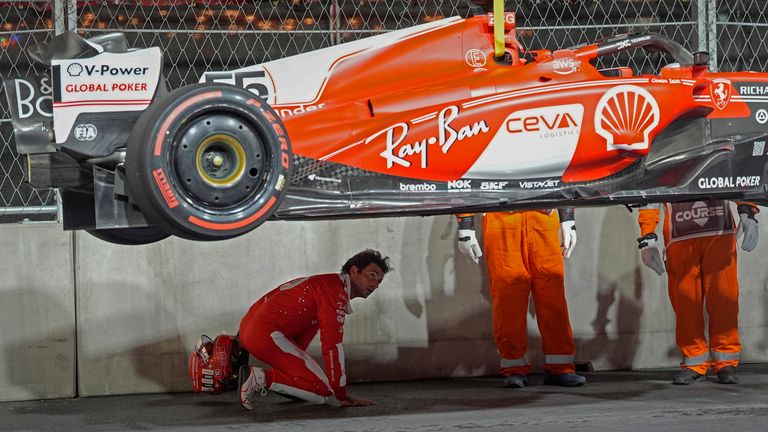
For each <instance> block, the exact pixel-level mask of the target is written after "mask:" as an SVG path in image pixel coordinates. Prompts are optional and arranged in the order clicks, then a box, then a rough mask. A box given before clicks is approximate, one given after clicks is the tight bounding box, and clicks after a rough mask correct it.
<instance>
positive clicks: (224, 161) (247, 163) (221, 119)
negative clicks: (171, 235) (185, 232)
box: [171, 114, 268, 211]
mask: <svg viewBox="0 0 768 432" xmlns="http://www.w3.org/2000/svg"><path fill="white" fill-rule="evenodd" d="M267 155H268V153H267V152H266V151H265V148H264V143H263V141H262V139H261V138H260V136H259V134H258V133H257V132H256V131H255V130H254V128H253V127H251V126H250V125H249V124H248V123H247V122H244V121H242V120H241V119H239V118H238V117H236V116H233V115H231V114H203V115H201V116H198V117H197V118H195V119H192V120H191V121H190V122H189V123H188V126H187V127H185V128H184V129H182V130H180V131H179V139H178V142H177V145H176V146H175V149H174V152H173V153H172V154H171V163H172V167H173V170H172V177H173V179H172V181H174V182H175V183H176V184H177V185H179V186H180V187H179V189H180V190H179V192H180V195H181V197H182V199H184V200H186V201H187V202H189V203H190V204H192V205H193V206H195V207H198V208H205V207H210V206H213V207H216V208H218V209H219V210H220V211H221V210H230V211H239V209H240V207H242V206H245V205H248V203H249V202H251V199H252V198H253V196H255V195H256V194H257V193H258V192H259V191H260V190H261V188H262V186H263V183H264V182H265V180H266V173H267V169H266V166H265V165H266V163H267V162H268V161H267V160H266V159H267Z"/></svg>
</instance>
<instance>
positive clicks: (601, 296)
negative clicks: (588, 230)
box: [579, 208, 643, 370]
mask: <svg viewBox="0 0 768 432" xmlns="http://www.w3.org/2000/svg"><path fill="white" fill-rule="evenodd" d="M636 226H637V213H628V212H627V211H626V210H625V209H623V208H608V209H606V211H605V217H604V219H603V224H602V228H601V229H600V232H599V239H600V241H599V243H598V245H597V256H596V259H595V260H594V264H595V266H596V272H597V293H596V299H595V300H596V301H597V311H596V314H595V318H594V320H592V329H593V330H594V335H593V336H592V339H590V340H586V341H582V342H581V345H580V349H581V352H580V355H579V358H580V359H584V360H590V361H592V362H593V364H595V366H596V367H598V368H600V369H610V370H620V369H632V366H633V362H634V359H635V354H636V349H637V343H638V339H639V331H640V319H641V316H642V313H643V304H642V278H641V268H640V267H639V265H642V264H638V250H637V247H636V244H637V243H636V235H635V234H636V233H637V232H638V229H637V228H636ZM613 306H615V307H616V310H615V317H616V323H613V325H612V323H611V318H610V316H611V313H610V311H611V308H612V307H613ZM611 335H614V336H611Z"/></svg>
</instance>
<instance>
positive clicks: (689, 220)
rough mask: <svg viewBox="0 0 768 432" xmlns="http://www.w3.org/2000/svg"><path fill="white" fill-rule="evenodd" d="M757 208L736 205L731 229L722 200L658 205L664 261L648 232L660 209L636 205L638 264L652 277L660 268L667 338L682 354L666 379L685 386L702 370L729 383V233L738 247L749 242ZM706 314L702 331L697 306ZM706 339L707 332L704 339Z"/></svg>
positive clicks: (734, 313) (734, 314) (734, 351)
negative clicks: (670, 318)
mask: <svg viewBox="0 0 768 432" xmlns="http://www.w3.org/2000/svg"><path fill="white" fill-rule="evenodd" d="M758 211H759V210H758V209H757V207H755V206H754V205H751V204H749V203H739V204H738V213H739V226H738V228H734V225H735V224H734V220H733V216H732V215H731V210H730V207H729V203H728V202H727V201H696V202H690V203H672V204H666V205H665V218H664V241H665V246H666V266H665V263H664V261H663V260H662V258H661V253H660V251H659V248H658V246H657V240H658V237H657V236H656V234H655V233H654V231H655V230H656V226H657V224H658V222H659V216H660V209H659V208H658V207H647V208H643V209H641V210H640V212H639V213H640V214H639V223H640V235H641V237H640V238H639V239H638V242H639V244H640V245H639V247H640V251H641V255H642V259H643V262H644V263H645V264H646V265H647V266H648V267H650V268H652V269H653V270H655V271H656V272H657V273H658V274H659V275H661V274H663V273H664V271H665V270H666V271H667V273H668V277H667V281H668V289H669V299H670V302H671V303H672V309H673V310H674V312H675V318H676V324H675V339H676V342H677V346H678V347H679V348H680V351H681V353H682V356H683V360H682V362H681V363H680V366H681V371H680V372H678V373H677V374H676V375H675V376H674V378H673V380H672V382H673V383H674V384H683V385H686V384H693V383H694V382H697V381H704V380H706V374H707V371H708V370H709V369H711V370H712V372H714V374H715V375H716V382H718V383H721V384H735V383H737V381H738V379H737V375H736V372H737V367H738V365H739V356H740V354H741V343H740V342H739V328H738V319H739V318H738V317H739V282H738V275H737V268H736V237H737V234H739V235H741V234H743V235H744V240H743V241H742V244H741V248H742V249H743V250H745V251H747V252H749V251H751V250H753V249H754V248H755V246H756V245H757V237H758V230H757V220H756V219H755V215H756V214H757V213H758ZM705 305H706V310H707V314H708V315H709V334H708V335H707V334H706V333H705V321H704V308H705ZM707 336H709V337H707Z"/></svg>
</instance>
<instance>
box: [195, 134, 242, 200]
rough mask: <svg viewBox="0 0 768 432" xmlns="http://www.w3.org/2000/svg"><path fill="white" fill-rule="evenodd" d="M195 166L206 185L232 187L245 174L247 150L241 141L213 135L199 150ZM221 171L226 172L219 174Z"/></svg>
mask: <svg viewBox="0 0 768 432" xmlns="http://www.w3.org/2000/svg"><path fill="white" fill-rule="evenodd" d="M227 162H229V163H227ZM195 165H196V166H197V173H198V174H199V175H200V178H202V179H203V180H204V181H205V182H206V183H208V184H210V185H212V186H220V187H225V186H230V185H232V184H233V183H234V182H236V181H237V180H238V179H239V178H240V177H242V175H243V173H244V172H245V150H244V149H243V145H242V144H241V143H240V141H238V140H237V139H235V138H233V137H232V136H230V135H226V134H215V135H211V136H209V137H207V138H206V139H205V141H203V142H202V143H201V144H200V146H199V147H198V148H197V154H196V155H195ZM221 169H223V170H224V171H222V172H219V170H221ZM217 174H218V175H217Z"/></svg>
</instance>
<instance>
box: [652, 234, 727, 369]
mask: <svg viewBox="0 0 768 432" xmlns="http://www.w3.org/2000/svg"><path fill="white" fill-rule="evenodd" d="M667 271H668V273H669V276H668V285H669V300H670V301H671V303H672V309H673V310H674V311H675V317H676V325H675V339H676V341H677V346H678V347H679V348H680V351H682V353H683V362H682V363H681V364H680V366H682V367H686V368H689V369H692V370H694V371H696V372H697V373H700V374H705V373H706V372H707V369H708V368H709V367H711V368H712V370H713V371H714V372H717V371H718V370H720V369H721V368H723V367H725V366H737V365H738V364H739V354H740V353H741V343H740V342H739V323H738V321H739V282H738V274H737V267H736V236H735V235H734V234H723V235H716V236H708V237H698V238H692V239H686V240H679V241H674V242H671V243H670V244H669V245H668V246H667ZM705 305H706V308H707V314H708V315H709V344H707V338H706V335H705V330H704V328H705V324H704V307H705ZM710 351H711V356H710Z"/></svg>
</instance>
